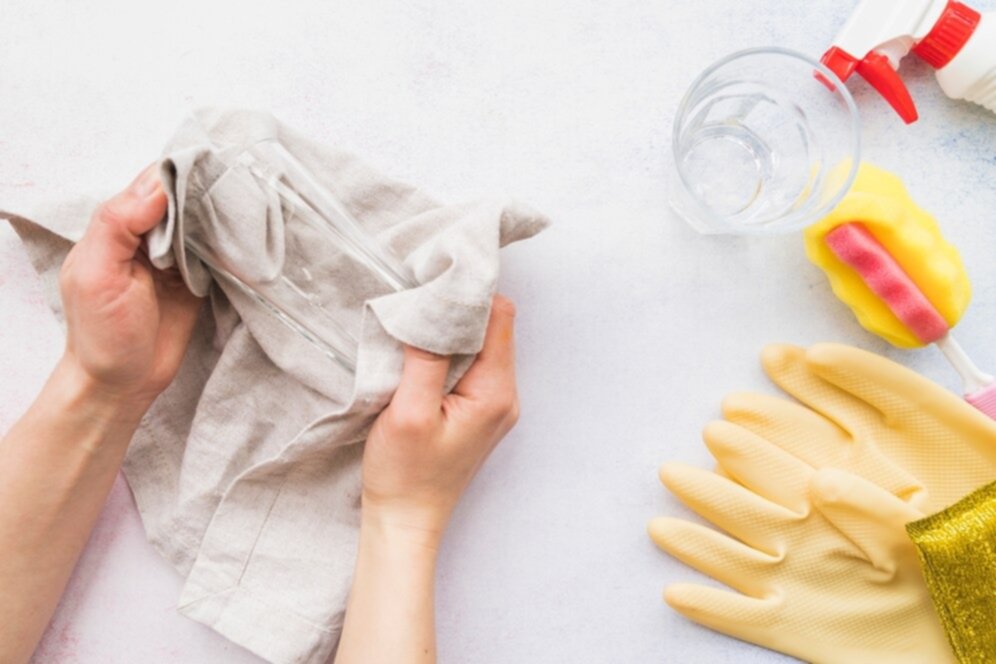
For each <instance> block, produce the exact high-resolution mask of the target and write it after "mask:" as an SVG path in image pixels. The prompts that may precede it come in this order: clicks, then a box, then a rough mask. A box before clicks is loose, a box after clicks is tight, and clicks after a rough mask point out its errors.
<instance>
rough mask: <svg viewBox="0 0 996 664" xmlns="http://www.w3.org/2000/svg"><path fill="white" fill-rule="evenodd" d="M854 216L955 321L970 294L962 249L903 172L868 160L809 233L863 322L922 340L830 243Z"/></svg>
mask: <svg viewBox="0 0 996 664" xmlns="http://www.w3.org/2000/svg"><path fill="white" fill-rule="evenodd" d="M855 222H856V223H860V224H861V225H862V226H864V228H865V229H866V230H867V231H868V232H870V233H871V234H872V236H873V237H874V238H875V239H876V240H878V242H879V243H880V244H881V245H882V247H883V248H884V249H885V250H886V251H887V252H888V254H889V255H891V257H892V258H893V259H894V260H895V262H896V263H897V264H898V265H899V267H901V268H902V270H903V271H904V272H905V273H906V275H907V276H909V278H910V280H911V281H912V282H913V284H914V285H915V286H916V287H917V288H918V289H919V290H920V292H921V293H922V294H923V296H924V297H926V299H927V300H928V301H929V302H930V304H932V305H933V306H934V308H935V309H936V310H937V312H938V313H940V315H941V316H942V317H943V318H944V320H945V321H947V324H948V327H954V326H955V325H956V324H957V323H958V321H959V320H960V319H961V316H962V314H964V313H965V309H966V308H968V303H969V301H970V300H971V297H972V287H971V285H970V284H969V281H968V275H967V274H966V273H965V267H964V265H963V264H962V262H961V257H960V256H959V255H958V250H957V249H955V248H954V246H952V245H951V244H949V243H948V242H947V241H946V240H945V239H944V237H943V236H942V235H941V230H940V228H939V227H938V225H937V221H936V220H935V219H934V218H933V217H932V216H931V215H930V214H928V213H927V212H926V211H924V210H922V209H921V208H919V207H918V206H917V205H916V203H914V202H913V199H911V198H910V196H909V194H908V193H907V192H906V188H905V187H903V183H902V182H901V181H900V180H899V178H897V177H896V176H895V175H892V174H891V173H888V172H887V171H884V170H882V169H880V168H876V167H875V166H872V165H871V164H866V163H863V164H861V166H860V168H859V169H858V175H857V178H856V179H855V181H854V185H853V186H852V188H851V190H850V191H849V192H848V194H847V195H846V196H845V197H844V199H843V200H842V201H841V202H840V204H839V205H837V207H836V208H834V210H833V211H832V212H831V213H830V214H829V215H827V216H826V217H824V218H823V219H822V220H820V221H819V222H817V223H816V224H814V225H812V226H810V227H809V228H808V229H806V233H805V242H806V255H807V256H808V257H809V260H811V261H812V262H813V263H814V264H815V265H817V266H818V267H819V268H820V269H822V270H823V271H824V272H825V273H826V275H827V277H828V278H829V279H830V285H831V287H832V288H833V292H834V293H835V294H836V295H837V297H838V298H840V300H841V301H842V302H844V304H846V305H847V306H849V307H850V308H851V311H853V312H854V315H855V316H856V317H857V319H858V322H859V323H861V326H862V327H864V328H865V329H866V330H868V331H869V332H872V333H873V334H877V335H878V336H880V337H882V338H883V339H885V340H886V341H888V342H890V343H892V344H894V345H896V346H899V347H900V348H914V347H917V346H922V345H924V344H923V342H922V341H921V340H920V338H919V337H918V336H917V335H916V334H915V333H914V332H913V330H911V329H910V328H909V327H908V326H907V325H905V324H904V323H903V322H902V321H900V319H899V318H898V317H897V316H896V314H894V313H893V310H892V309H890V307H889V304H888V303H887V302H885V301H883V299H882V298H881V297H880V296H879V295H877V294H876V293H875V292H873V291H872V289H871V288H870V287H869V286H868V284H866V283H865V281H864V279H863V278H862V276H861V275H860V274H859V273H858V272H856V271H855V270H854V269H852V268H851V267H850V266H848V265H847V264H845V263H844V262H842V261H841V260H840V259H838V258H837V256H836V255H835V254H834V252H833V251H832V250H831V249H830V247H829V246H828V244H827V242H826V240H825V238H826V236H827V234H828V233H830V232H831V231H833V230H834V229H835V228H837V227H839V226H842V225H844V224H850V223H855Z"/></svg>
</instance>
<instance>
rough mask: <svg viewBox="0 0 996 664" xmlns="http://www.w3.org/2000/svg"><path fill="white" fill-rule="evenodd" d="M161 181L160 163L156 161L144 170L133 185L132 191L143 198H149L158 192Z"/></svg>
mask: <svg viewBox="0 0 996 664" xmlns="http://www.w3.org/2000/svg"><path fill="white" fill-rule="evenodd" d="M160 185H161V182H160V180H159V164H158V162H157V163H154V164H152V165H150V166H149V167H148V168H146V169H145V170H144V171H142V174H141V175H139V176H138V177H137V178H136V179H135V181H134V182H133V183H132V185H131V191H132V193H134V194H136V195H137V196H141V197H142V198H147V197H149V196H151V195H152V194H155V193H157V192H158V190H159V187H160Z"/></svg>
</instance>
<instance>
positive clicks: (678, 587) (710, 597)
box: [664, 583, 779, 645]
mask: <svg viewBox="0 0 996 664" xmlns="http://www.w3.org/2000/svg"><path fill="white" fill-rule="evenodd" d="M664 601H665V602H667V603H668V605H669V606H670V607H671V608H672V609H674V610H675V611H677V612H678V613H680V614H681V615H683V616H685V617H686V618H689V619H690V620H694V621H695V622H697V623H699V624H700V625H705V626H706V627H708V628H709V629H714V630H716V631H717V632H722V633H723V634H728V635H730V636H732V637H734V638H737V639H741V640H743V641H750V642H751V643H756V644H758V645H764V644H765V643H767V642H770V639H766V638H765V635H767V634H770V630H771V629H772V628H773V627H774V626H775V622H776V619H777V617H778V609H779V600H778V598H777V597H774V596H772V597H769V598H766V599H755V598H753V597H747V596H745V595H740V594H738V593H731V592H729V591H726V590H719V589H718V588H710V587H707V586H699V585H694V584H691V583H676V584H674V585H673V586H670V587H668V589H667V590H666V591H665V592H664Z"/></svg>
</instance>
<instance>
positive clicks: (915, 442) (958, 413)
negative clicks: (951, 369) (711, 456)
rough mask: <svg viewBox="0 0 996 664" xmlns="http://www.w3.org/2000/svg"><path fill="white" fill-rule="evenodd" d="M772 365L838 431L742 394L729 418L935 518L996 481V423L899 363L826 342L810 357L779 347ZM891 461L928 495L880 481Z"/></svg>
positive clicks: (769, 360)
mask: <svg viewBox="0 0 996 664" xmlns="http://www.w3.org/2000/svg"><path fill="white" fill-rule="evenodd" d="M762 363H763V365H764V370H765V372H766V373H767V374H768V376H770V377H771V379H772V380H773V381H774V382H775V383H776V384H777V385H778V386H779V387H781V388H782V389H783V390H785V391H786V392H787V393H789V394H790V395H792V396H793V397H795V398H796V399H798V400H799V401H800V402H802V403H803V404H805V405H806V406H808V407H809V408H811V409H812V410H813V411H815V412H816V413H819V414H820V415H822V416H823V418H825V421H826V422H827V423H828V426H831V427H832V428H833V430H834V431H835V433H834V434H833V435H831V434H828V433H826V434H822V435H820V436H818V437H817V438H816V439H813V438H812V437H809V436H807V433H806V432H808V431H810V430H813V427H812V426H810V425H808V424H805V423H803V422H801V420H799V419H792V418H788V417H786V416H785V414H784V410H783V409H781V408H780V407H776V408H774V409H772V408H771V407H770V406H769V403H770V401H771V400H772V398H771V397H767V398H763V397H761V398H759V397H755V396H749V395H748V396H743V397H733V398H731V399H729V400H727V402H726V403H725V404H724V409H723V415H724V417H725V418H726V419H727V420H729V421H731V422H735V423H737V424H740V425H741V426H743V427H745V428H747V429H749V430H751V431H753V432H755V433H757V434H758V435H760V436H762V437H765V438H767V439H768V440H770V441H771V442H773V443H775V444H777V445H779V446H781V447H782V448H783V449H784V450H785V451H787V452H789V453H790V454H792V455H794V456H796V457H798V458H799V459H800V460H802V461H804V462H806V463H807V464H808V465H810V466H813V467H815V468H824V467H834V468H842V469H846V470H852V471H854V472H855V473H857V474H859V475H862V476H863V477H865V478H866V479H868V480H870V481H872V482H874V483H875V484H878V485H879V486H881V487H883V488H884V489H886V490H888V491H890V492H891V493H894V494H896V495H897V496H900V497H901V498H904V499H906V500H908V501H909V502H911V504H912V505H914V506H915V507H917V508H919V509H920V510H921V511H923V512H925V513H926V514H932V513H934V512H937V511H938V510H941V509H944V508H945V507H948V506H949V505H952V504H953V503H955V502H957V501H958V500H960V499H961V498H963V497H965V496H967V495H968V494H969V493H971V492H972V491H975V490H976V489H978V488H979V487H981V486H983V485H985V484H988V483H989V482H991V481H993V480H994V479H996V422H993V421H992V420H990V419H989V418H988V417H986V416H985V415H983V414H982V413H980V412H979V411H977V410H976V409H975V408H973V407H971V406H969V405H968V404H966V403H965V402H964V401H962V400H961V399H960V398H958V397H957V396H955V395H954V394H953V393H951V392H949V391H948V390H946V389H944V388H943V387H941V386H939V385H937V384H935V383H933V382H932V381H930V380H928V379H927V378H924V377H923V376H920V375H919V374H917V373H915V372H913V371H911V370H909V369H907V368H905V367H903V366H900V365H899V364H896V363H895V362H892V361H890V360H887V359H885V358H884V357H880V356H878V355H875V354H873V353H869V352H867V351H863V350H859V349H857V348H851V347H849V346H844V345H840V344H817V345H815V346H813V347H811V348H810V349H808V350H804V349H802V348H797V347H794V346H784V345H783V346H770V347H768V348H767V349H765V351H764V353H763V356H762ZM830 423H832V424H830ZM883 455H884V456H885V457H886V458H888V459H889V460H890V461H891V462H893V463H894V464H896V465H897V466H899V467H900V468H902V469H903V470H904V471H906V473H908V474H909V475H910V476H911V477H913V478H916V483H917V484H919V485H921V486H923V487H924V488H925V491H924V492H917V491H916V490H910V488H908V487H902V486H900V484H901V483H900V484H897V483H896V482H895V481H894V480H893V479H892V478H891V477H884V476H882V475H880V474H878V473H879V472H880V471H876V470H874V468H876V467H878V466H876V465H875V464H873V463H872V464H870V463H868V461H869V459H872V458H879V457H881V456H883Z"/></svg>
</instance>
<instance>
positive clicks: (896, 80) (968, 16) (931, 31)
mask: <svg viewBox="0 0 996 664" xmlns="http://www.w3.org/2000/svg"><path fill="white" fill-rule="evenodd" d="M980 18H981V16H980V14H979V13H978V12H977V11H975V10H974V9H972V8H971V7H968V6H967V5H964V4H962V3H961V2H959V1H958V0H861V2H860V3H859V4H858V7H857V9H856V10H855V12H854V13H853V14H852V15H851V17H850V18H849V19H848V21H847V23H846V24H845V25H844V27H843V29H842V30H841V32H840V34H839V35H837V37H836V39H834V44H835V45H834V46H833V47H832V48H831V49H830V50H829V51H827V52H826V53H825V54H824V55H823V58H822V62H823V64H824V65H826V66H827V68H828V69H830V70H832V71H833V72H834V73H835V74H837V76H838V77H839V78H840V79H841V80H842V81H846V80H847V79H848V78H849V77H850V76H851V74H853V73H854V72H857V73H858V74H860V75H861V77H862V78H864V79H865V80H866V81H868V83H870V84H871V86H872V87H873V88H875V89H876V90H877V91H878V93H879V94H880V95H882V96H883V97H885V100H886V101H887V102H889V104H890V105H891V106H892V108H894V109H895V110H896V112H897V113H899V117H901V118H902V119H903V121H905V122H906V123H907V124H909V123H910V122H913V121H915V120H916V119H917V112H916V106H915V105H914V104H913V99H912V98H911V97H910V93H909V91H908V90H907V89H906V86H905V85H904V84H903V81H902V79H901V78H900V77H899V74H897V73H896V67H897V66H898V62H899V60H900V58H902V57H903V56H905V55H906V54H907V53H909V52H910V51H912V52H913V53H915V54H916V55H917V56H919V57H920V58H922V59H923V60H925V61H926V62H927V63H928V64H930V65H931V66H933V67H934V68H935V69H940V68H943V67H944V66H946V65H947V64H948V63H949V62H951V60H952V59H953V58H954V57H955V56H956V55H957V54H958V52H959V51H961V49H962V48H963V47H964V46H965V44H966V43H967V42H968V40H969V38H970V37H971V36H972V33H973V32H974V31H975V29H976V27H977V26H978V25H979V21H980Z"/></svg>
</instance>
